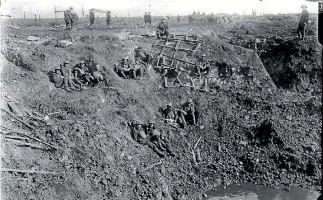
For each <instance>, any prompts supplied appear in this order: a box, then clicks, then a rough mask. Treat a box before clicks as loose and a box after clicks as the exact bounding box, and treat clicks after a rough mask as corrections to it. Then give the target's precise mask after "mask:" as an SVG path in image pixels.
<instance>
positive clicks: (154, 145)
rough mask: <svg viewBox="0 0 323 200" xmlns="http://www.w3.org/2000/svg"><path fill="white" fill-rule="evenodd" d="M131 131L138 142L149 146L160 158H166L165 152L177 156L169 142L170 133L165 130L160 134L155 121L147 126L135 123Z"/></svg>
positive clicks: (151, 121)
mask: <svg viewBox="0 0 323 200" xmlns="http://www.w3.org/2000/svg"><path fill="white" fill-rule="evenodd" d="M131 130H132V135H133V138H134V140H135V141H136V142H138V143H139V144H142V145H147V146H149V147H150V148H151V149H153V150H154V151H155V152H156V153H157V154H158V155H159V156H160V157H165V153H164V151H166V152H167V153H168V154H169V155H170V156H175V153H174V152H173V150H172V147H171V144H170V141H169V136H170V133H169V132H168V133H166V131H164V130H162V131H161V132H160V131H159V130H158V129H157V127H156V125H155V122H154V121H153V120H150V121H148V123H147V124H144V123H142V122H141V121H135V122H134V123H133V124H132V125H131Z"/></svg>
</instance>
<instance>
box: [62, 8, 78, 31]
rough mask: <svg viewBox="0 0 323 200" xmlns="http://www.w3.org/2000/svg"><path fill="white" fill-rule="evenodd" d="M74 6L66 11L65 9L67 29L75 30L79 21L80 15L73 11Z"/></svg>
mask: <svg viewBox="0 0 323 200" xmlns="http://www.w3.org/2000/svg"><path fill="white" fill-rule="evenodd" d="M72 10H73V7H70V8H69V9H67V10H66V11H64V20H65V25H66V29H71V30H73V29H74V28H75V27H76V25H77V22H78V15H77V14H76V13H75V12H72Z"/></svg>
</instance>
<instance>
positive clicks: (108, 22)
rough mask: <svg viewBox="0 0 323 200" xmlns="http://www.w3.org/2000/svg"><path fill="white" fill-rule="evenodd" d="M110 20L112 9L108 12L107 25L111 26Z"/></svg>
mask: <svg viewBox="0 0 323 200" xmlns="http://www.w3.org/2000/svg"><path fill="white" fill-rule="evenodd" d="M110 21H111V12H110V11H108V12H107V26H109V24H110Z"/></svg>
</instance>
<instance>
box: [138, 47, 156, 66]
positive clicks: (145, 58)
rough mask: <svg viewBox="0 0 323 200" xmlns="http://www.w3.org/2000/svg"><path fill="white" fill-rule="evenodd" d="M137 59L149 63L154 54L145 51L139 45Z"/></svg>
mask: <svg viewBox="0 0 323 200" xmlns="http://www.w3.org/2000/svg"><path fill="white" fill-rule="evenodd" d="M135 59H140V61H142V62H143V63H145V64H146V65H149V64H151V59H152V56H151V55H150V54H149V53H146V52H144V51H143V48H142V47H141V46H139V47H137V48H136V49H135Z"/></svg>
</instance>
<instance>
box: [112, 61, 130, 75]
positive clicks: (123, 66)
mask: <svg viewBox="0 0 323 200" xmlns="http://www.w3.org/2000/svg"><path fill="white" fill-rule="evenodd" d="M115 69H116V72H117V73H118V74H119V76H121V77H122V78H128V77H131V66H130V64H129V59H128V57H125V58H122V59H121V62H120V63H119V64H116V67H115Z"/></svg>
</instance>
